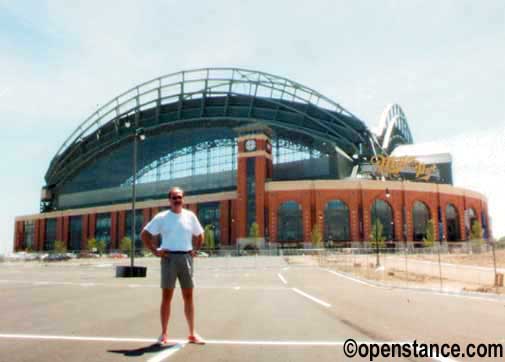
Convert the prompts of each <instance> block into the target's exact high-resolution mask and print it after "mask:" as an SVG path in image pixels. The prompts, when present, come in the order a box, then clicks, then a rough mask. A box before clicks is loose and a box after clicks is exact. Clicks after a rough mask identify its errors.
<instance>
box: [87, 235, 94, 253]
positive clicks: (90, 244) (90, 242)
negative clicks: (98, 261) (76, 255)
mask: <svg viewBox="0 0 505 362" xmlns="http://www.w3.org/2000/svg"><path fill="white" fill-rule="evenodd" d="M86 250H87V251H90V252H95V250H96V239H95V238H92V239H88V241H87V242H86Z"/></svg>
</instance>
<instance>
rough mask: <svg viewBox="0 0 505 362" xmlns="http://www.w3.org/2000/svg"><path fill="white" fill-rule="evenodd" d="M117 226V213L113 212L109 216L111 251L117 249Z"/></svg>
mask: <svg viewBox="0 0 505 362" xmlns="http://www.w3.org/2000/svg"><path fill="white" fill-rule="evenodd" d="M117 226H118V212H117V211H113V212H111V214H110V242H111V248H112V249H118V248H119V240H118V234H117Z"/></svg>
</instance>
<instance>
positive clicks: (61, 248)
mask: <svg viewBox="0 0 505 362" xmlns="http://www.w3.org/2000/svg"><path fill="white" fill-rule="evenodd" d="M53 251H54V252H55V253H60V254H61V253H66V252H67V245H66V244H65V242H64V241H61V240H56V241H55V242H54V245H53Z"/></svg>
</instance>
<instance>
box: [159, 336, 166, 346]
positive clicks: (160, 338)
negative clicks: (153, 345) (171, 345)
mask: <svg viewBox="0 0 505 362" xmlns="http://www.w3.org/2000/svg"><path fill="white" fill-rule="evenodd" d="M158 344H161V345H162V346H164V345H167V344H168V338H167V337H163V335H162V334H161V335H160V336H159V337H158Z"/></svg>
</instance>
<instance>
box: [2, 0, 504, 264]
mask: <svg viewBox="0 0 505 362" xmlns="http://www.w3.org/2000/svg"><path fill="white" fill-rule="evenodd" d="M0 24H1V27H0V122H1V126H2V127H1V130H2V138H1V142H0V154H1V155H2V157H1V158H0V167H1V169H0V170H1V175H2V177H1V178H0V189H1V190H2V196H3V197H2V203H1V206H0V254H1V253H2V251H3V252H4V253H5V252H6V251H8V250H10V249H11V248H12V246H11V244H12V240H13V225H14V217H15V216H16V215H23V214H31V213H36V212H38V209H39V198H40V189H41V187H42V186H43V185H44V174H45V172H46V170H47V168H48V165H49V162H50V160H51V159H52V157H53V156H54V154H55V152H56V151H57V149H58V148H59V146H60V145H61V144H62V143H63V141H64V140H65V139H66V137H68V135H69V134H70V133H71V132H72V131H73V130H74V129H75V128H76V127H77V126H78V125H79V124H80V123H81V122H82V121H83V120H84V119H85V118H86V117H87V116H88V115H89V114H91V113H92V112H93V111H95V110H96V108H97V107H99V106H100V105H103V104H105V103H106V102H107V101H109V100H110V99H112V98H114V97H115V96H116V95H118V94H119V93H121V92H123V91H125V90H126V89H129V88H131V87H132V86H134V85H136V84H138V83H141V82H144V81H146V80H149V79H152V78H155V77H158V76H160V75H163V74H168V73H173V72H176V71H179V70H184V69H192V68H197V67H213V66H231V67H243V68H250V69H255V70H260V71H265V72H269V73H273V74H276V75H279V76H284V77H287V78H290V79H292V80H295V81H297V82H299V83H302V84H304V85H306V86H309V87H311V88H313V89H315V90H317V91H319V92H321V93H322V94H324V95H325V96H327V97H329V98H330V99H332V100H334V101H336V102H337V103H339V104H341V105H343V106H344V107H345V108H346V109H348V110H350V111H351V112H352V113H354V114H355V115H357V116H358V117H360V118H361V119H362V120H364V121H365V122H366V124H367V125H368V126H370V127H375V126H377V124H378V122H379V117H380V115H381V113H382V111H383V109H384V108H385V107H386V105H387V104H390V103H398V104H400V105H401V107H402V108H403V110H404V111H405V113H406V115H407V118H408V121H409V125H410V128H411V131H412V134H413V136H414V141H415V143H425V142H430V143H432V144H433V145H434V147H440V146H443V147H445V149H447V150H449V151H450V152H451V153H452V155H453V158H454V169H453V171H454V181H455V185H456V186H460V187H467V188H470V189H474V190H477V191H480V192H482V193H484V194H485V195H486V196H487V197H488V200H489V207H490V214H491V217H492V223H493V231H494V234H495V236H497V237H500V236H503V235H505V202H504V201H505V192H504V191H503V190H504V189H505V188H504V187H503V183H504V181H505V107H504V104H505V61H504V60H505V2H503V1H492V0H483V1H473V0H472V1H464V0H458V1H450V0H442V1H440V0H437V1H426V0H424V1H413V0H411V1H401V0H399V1H386V0H377V1H372V0H368V1H336V0H329V1H319V0H312V1H303V2H302V1H299V2H294V1H293V0H290V1H272V0H268V1H263V0H254V1H239V0H235V1H222V0H214V1H208V2H204V1H201V2H196V1H190V2H188V1H143V2H140V1H125V0H123V1H107V2H103V1H68V0H67V1H47V2H44V1H32V2H31V1H5V0H0Z"/></svg>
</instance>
